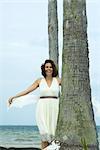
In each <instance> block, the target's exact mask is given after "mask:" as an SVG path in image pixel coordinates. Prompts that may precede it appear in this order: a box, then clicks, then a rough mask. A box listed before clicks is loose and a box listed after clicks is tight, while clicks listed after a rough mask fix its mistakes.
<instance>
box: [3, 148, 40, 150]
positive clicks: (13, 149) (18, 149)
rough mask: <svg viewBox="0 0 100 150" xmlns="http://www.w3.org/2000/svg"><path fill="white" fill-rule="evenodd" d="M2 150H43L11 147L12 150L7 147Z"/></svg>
mask: <svg viewBox="0 0 100 150" xmlns="http://www.w3.org/2000/svg"><path fill="white" fill-rule="evenodd" d="M0 150H41V149H39V148H33V147H27V148H26V147H23V148H15V147H10V148H5V147H0Z"/></svg>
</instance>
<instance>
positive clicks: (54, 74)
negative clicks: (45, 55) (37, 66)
mask: <svg viewBox="0 0 100 150" xmlns="http://www.w3.org/2000/svg"><path fill="white" fill-rule="evenodd" d="M47 63H50V64H51V65H52V68H53V73H52V77H56V76H57V75H58V70H57V68H56V65H55V63H54V62H53V61H52V60H50V59H47V60H45V62H44V64H42V65H41V71H42V72H41V73H42V75H43V76H44V77H46V73H45V64H47Z"/></svg>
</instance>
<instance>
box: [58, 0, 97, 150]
mask: <svg viewBox="0 0 100 150" xmlns="http://www.w3.org/2000/svg"><path fill="white" fill-rule="evenodd" d="M63 8H64V10H63V14H64V16H63V56H62V95H61V98H60V106H59V109H60V110H59V117H58V124H57V130H56V139H58V140H60V141H61V142H62V146H61V150H81V149H83V148H82V144H81V139H85V141H86V144H87V145H88V149H89V150H99V148H98V141H97V132H96V124H95V120H94V113H93V107H92V102H91V88H90V78H89V49H88V40H87V17H86V1H85V0H64V3H63Z"/></svg>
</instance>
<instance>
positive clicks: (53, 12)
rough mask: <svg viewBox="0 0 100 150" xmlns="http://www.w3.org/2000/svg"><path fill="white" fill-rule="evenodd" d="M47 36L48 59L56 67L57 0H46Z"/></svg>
mask: <svg viewBox="0 0 100 150" xmlns="http://www.w3.org/2000/svg"><path fill="white" fill-rule="evenodd" d="M48 34H49V35H48V36H49V58H50V59H52V60H53V61H54V62H55V64H56V65H57V67H58V55H59V53H58V19H57V0H48Z"/></svg>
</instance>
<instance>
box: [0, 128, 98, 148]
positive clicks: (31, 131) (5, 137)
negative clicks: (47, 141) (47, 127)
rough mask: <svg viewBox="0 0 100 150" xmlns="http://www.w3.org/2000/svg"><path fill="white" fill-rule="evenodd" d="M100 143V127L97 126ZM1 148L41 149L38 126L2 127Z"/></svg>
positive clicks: (0, 129) (0, 135)
mask: <svg viewBox="0 0 100 150" xmlns="http://www.w3.org/2000/svg"><path fill="white" fill-rule="evenodd" d="M97 133H98V141H99V143H100V126H97ZM0 146H4V147H7V148H8V147H36V148H40V147H41V139H40V135H39V130H38V127H37V126H0Z"/></svg>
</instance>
